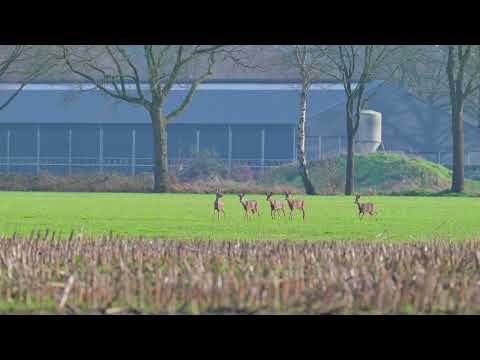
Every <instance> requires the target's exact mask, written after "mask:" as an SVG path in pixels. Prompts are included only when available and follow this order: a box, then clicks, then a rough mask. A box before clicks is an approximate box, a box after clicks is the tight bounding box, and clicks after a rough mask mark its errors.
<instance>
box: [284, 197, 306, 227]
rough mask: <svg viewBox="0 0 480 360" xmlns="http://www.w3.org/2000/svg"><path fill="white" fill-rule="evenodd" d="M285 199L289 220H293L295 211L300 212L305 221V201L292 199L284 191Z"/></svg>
mask: <svg viewBox="0 0 480 360" xmlns="http://www.w3.org/2000/svg"><path fill="white" fill-rule="evenodd" d="M285 199H286V200H287V204H288V207H289V208H290V219H292V218H293V212H294V211H295V210H296V209H297V210H299V211H301V212H302V215H303V220H305V201H303V200H295V199H293V198H292V194H290V193H289V192H287V191H285Z"/></svg>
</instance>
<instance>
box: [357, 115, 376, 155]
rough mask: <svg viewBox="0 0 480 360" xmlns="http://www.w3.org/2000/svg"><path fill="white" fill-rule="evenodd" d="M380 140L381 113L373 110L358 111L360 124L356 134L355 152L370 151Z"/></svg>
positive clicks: (373, 150) (374, 149)
mask: <svg viewBox="0 0 480 360" xmlns="http://www.w3.org/2000/svg"><path fill="white" fill-rule="evenodd" d="M381 142H382V113H379V112H377V111H373V110H362V111H361V112H360V124H359V126H358V131H357V136H356V152H357V153H360V154H366V153H372V152H375V151H377V148H378V147H379V146H380V144H381Z"/></svg>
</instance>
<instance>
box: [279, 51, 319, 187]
mask: <svg viewBox="0 0 480 360" xmlns="http://www.w3.org/2000/svg"><path fill="white" fill-rule="evenodd" d="M278 48H279V50H280V51H281V53H282V55H283V56H282V60H281V64H280V66H281V67H284V68H286V69H287V70H290V71H292V70H293V71H294V73H295V74H296V75H297V76H298V77H299V80H300V98H299V114H298V127H297V163H298V171H299V173H300V176H301V177H302V181H303V186H304V188H305V192H306V193H307V194H309V195H313V194H315V193H316V191H315V187H314V185H313V183H312V181H311V178H310V174H309V171H308V164H307V158H306V150H305V139H306V138H305V128H306V121H307V108H308V94H309V90H310V87H311V85H312V82H314V81H315V80H318V79H319V78H320V74H321V71H320V70H321V67H322V59H323V52H322V51H321V49H319V47H318V46H314V45H289V46H279V47H278Z"/></svg>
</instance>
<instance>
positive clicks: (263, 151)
mask: <svg viewBox="0 0 480 360" xmlns="http://www.w3.org/2000/svg"><path fill="white" fill-rule="evenodd" d="M260 166H261V171H262V174H263V173H264V171H265V129H262V140H261V159H260Z"/></svg>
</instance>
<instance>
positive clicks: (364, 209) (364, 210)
mask: <svg viewBox="0 0 480 360" xmlns="http://www.w3.org/2000/svg"><path fill="white" fill-rule="evenodd" d="M360 196H361V195H360V194H357V195H355V201H354V203H355V204H357V206H358V217H359V218H360V220H362V219H363V216H364V215H365V214H369V215H376V214H377V211H376V209H375V205H374V204H373V203H360V202H358V200H359V199H360Z"/></svg>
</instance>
